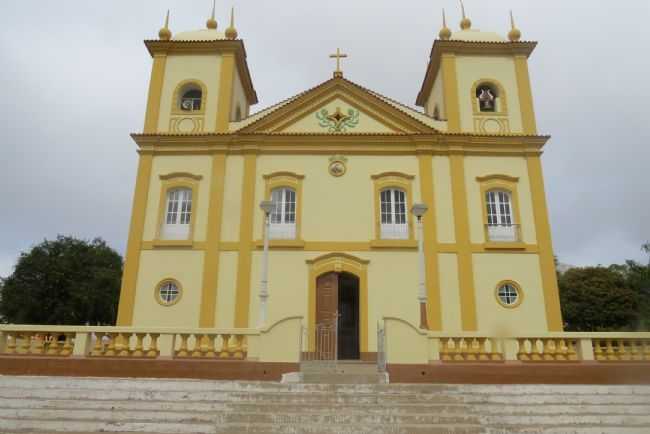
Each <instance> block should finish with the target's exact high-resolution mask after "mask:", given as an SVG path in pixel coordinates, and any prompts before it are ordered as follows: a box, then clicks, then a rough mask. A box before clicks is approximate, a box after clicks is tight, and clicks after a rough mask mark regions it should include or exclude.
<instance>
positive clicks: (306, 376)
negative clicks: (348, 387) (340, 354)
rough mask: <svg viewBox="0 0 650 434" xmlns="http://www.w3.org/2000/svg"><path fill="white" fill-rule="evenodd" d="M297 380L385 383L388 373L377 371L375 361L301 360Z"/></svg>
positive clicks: (320, 382) (331, 382)
mask: <svg viewBox="0 0 650 434" xmlns="http://www.w3.org/2000/svg"><path fill="white" fill-rule="evenodd" d="M298 382H302V383H314V384H386V383H388V374H387V373H385V372H379V371H378V370H377V364H376V363H364V362H355V361H342V362H337V363H332V364H328V362H302V363H301V364H300V376H299V377H298Z"/></svg>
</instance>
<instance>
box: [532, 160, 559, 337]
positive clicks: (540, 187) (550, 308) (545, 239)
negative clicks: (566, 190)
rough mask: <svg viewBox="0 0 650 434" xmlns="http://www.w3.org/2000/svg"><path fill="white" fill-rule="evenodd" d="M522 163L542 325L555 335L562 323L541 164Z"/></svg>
mask: <svg viewBox="0 0 650 434" xmlns="http://www.w3.org/2000/svg"><path fill="white" fill-rule="evenodd" d="M526 162H527V165H528V178H529V179H530V194H531V197H532V202H533V215H534V218H535V232H536V234H537V245H538V246H539V267H540V270H541V272H542V285H543V287H544V305H545V307H546V323H547V325H548V329H549V331H552V332H559V331H562V330H563V328H564V327H563V323H562V310H561V309H560V294H559V289H558V285H557V275H556V273H555V258H554V257H553V242H552V241H551V227H550V225H549V222H548V209H547V207H546V193H545V191H544V178H543V175H542V162H541V161H540V158H539V156H529V157H528V158H527V159H526Z"/></svg>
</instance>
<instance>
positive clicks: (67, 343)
mask: <svg viewBox="0 0 650 434" xmlns="http://www.w3.org/2000/svg"><path fill="white" fill-rule="evenodd" d="M64 336H65V340H64V341H63V348H62V349H61V352H60V354H59V355H60V356H69V355H70V354H72V351H73V350H74V345H73V341H72V339H73V336H74V334H73V333H65V334H64Z"/></svg>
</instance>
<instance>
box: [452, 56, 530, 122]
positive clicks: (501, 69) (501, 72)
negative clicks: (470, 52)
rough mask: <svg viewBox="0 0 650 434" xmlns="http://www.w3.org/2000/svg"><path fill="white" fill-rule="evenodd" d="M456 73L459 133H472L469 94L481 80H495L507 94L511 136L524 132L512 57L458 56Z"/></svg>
mask: <svg viewBox="0 0 650 434" xmlns="http://www.w3.org/2000/svg"><path fill="white" fill-rule="evenodd" d="M456 71H457V74H458V97H459V99H460V101H459V107H460V121H461V130H462V131H470V132H473V131H474V120H473V119H474V114H473V109H472V98H473V96H472V95H471V91H472V86H473V84H474V83H475V82H476V81H477V80H481V79H494V80H496V81H498V82H499V83H500V84H501V85H502V86H503V87H504V89H505V91H506V94H507V105H508V114H509V116H508V119H509V123H510V132H512V133H521V132H522V131H523V127H522V120H521V109H520V105H519V97H518V93H517V78H516V75H515V62H514V59H513V58H512V57H505V56H465V55H457V56H456Z"/></svg>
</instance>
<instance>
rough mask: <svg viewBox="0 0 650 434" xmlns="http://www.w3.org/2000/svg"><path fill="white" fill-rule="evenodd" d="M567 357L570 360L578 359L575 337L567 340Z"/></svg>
mask: <svg viewBox="0 0 650 434" xmlns="http://www.w3.org/2000/svg"><path fill="white" fill-rule="evenodd" d="M567 344H568V345H567V359H568V360H569V361H572V362H574V361H576V360H578V352H577V351H576V341H574V340H573V339H569V340H568V341H567Z"/></svg>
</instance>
